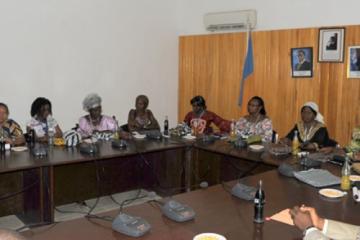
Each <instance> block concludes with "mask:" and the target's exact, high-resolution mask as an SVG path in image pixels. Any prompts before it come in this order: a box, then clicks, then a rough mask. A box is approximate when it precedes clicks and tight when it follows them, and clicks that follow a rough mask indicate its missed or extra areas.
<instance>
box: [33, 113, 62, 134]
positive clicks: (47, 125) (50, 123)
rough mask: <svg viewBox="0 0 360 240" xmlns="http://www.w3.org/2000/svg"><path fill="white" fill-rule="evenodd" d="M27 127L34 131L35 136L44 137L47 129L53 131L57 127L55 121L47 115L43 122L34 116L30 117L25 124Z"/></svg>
mask: <svg viewBox="0 0 360 240" xmlns="http://www.w3.org/2000/svg"><path fill="white" fill-rule="evenodd" d="M26 126H27V127H29V128H31V129H34V131H35V134H36V136H38V137H44V136H45V135H46V134H47V133H48V131H49V129H53V130H55V128H56V127H57V126H58V123H57V121H56V120H55V118H53V117H52V116H51V115H49V116H48V117H47V119H46V121H45V122H42V121H39V120H38V119H37V117H36V116H34V117H32V118H31V119H30V121H29V122H28V123H27V124H26Z"/></svg>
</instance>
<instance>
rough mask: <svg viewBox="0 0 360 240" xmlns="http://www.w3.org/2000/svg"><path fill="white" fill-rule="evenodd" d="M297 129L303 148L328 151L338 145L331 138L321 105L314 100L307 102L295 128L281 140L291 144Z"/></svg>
mask: <svg viewBox="0 0 360 240" xmlns="http://www.w3.org/2000/svg"><path fill="white" fill-rule="evenodd" d="M295 131H297V132H298V139H299V142H300V143H301V149H303V150H319V149H320V148H323V150H322V151H327V150H329V149H331V148H333V147H335V146H336V145H337V143H336V142H335V141H334V140H332V139H330V138H329V134H328V131H327V129H326V127H325V125H324V118H323V116H322V115H321V114H320V113H319V107H318V105H317V104H316V103H314V102H307V103H305V104H304V105H303V107H302V108H301V121H300V122H298V123H296V124H295V126H294V128H293V129H292V130H291V131H290V132H289V133H288V135H286V137H285V138H284V139H282V140H281V141H282V142H284V143H287V144H289V145H290V144H291V141H292V140H293V138H294V135H295Z"/></svg>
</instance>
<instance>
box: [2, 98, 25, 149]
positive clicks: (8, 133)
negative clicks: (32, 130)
mask: <svg viewBox="0 0 360 240" xmlns="http://www.w3.org/2000/svg"><path fill="white" fill-rule="evenodd" d="M0 131H1V132H0V137H3V138H4V141H5V142H6V143H9V144H11V145H22V144H24V143H25V138H24V135H23V132H22V130H21V127H20V125H19V124H17V122H15V121H14V120H12V119H9V108H8V106H7V105H6V104H5V103H0Z"/></svg>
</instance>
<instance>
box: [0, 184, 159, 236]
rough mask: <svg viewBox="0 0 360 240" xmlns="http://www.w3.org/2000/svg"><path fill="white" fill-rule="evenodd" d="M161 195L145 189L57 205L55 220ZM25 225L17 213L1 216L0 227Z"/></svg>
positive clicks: (102, 210)
mask: <svg viewBox="0 0 360 240" xmlns="http://www.w3.org/2000/svg"><path fill="white" fill-rule="evenodd" d="M159 199H161V197H160V196H158V195H157V194H155V193H154V192H148V191H146V190H143V189H139V190H132V191H128V192H122V193H116V194H113V195H112V196H104V197H101V198H99V199H97V198H93V199H89V200H86V201H84V202H83V203H70V204H66V205H62V206H57V207H56V209H55V222H63V221H68V220H72V219H76V218H81V217H84V216H85V215H86V214H87V213H88V212H89V211H90V210H91V209H92V208H93V206H94V205H95V207H94V209H92V211H91V213H92V214H98V213H102V212H107V211H111V210H115V209H119V208H120V204H121V203H122V202H124V201H126V202H125V203H126V204H124V206H123V207H128V206H132V205H137V204H141V203H144V202H147V201H150V200H159ZM22 227H24V223H23V222H22V221H21V220H20V219H19V218H17V217H16V216H15V215H10V216H5V217H0V228H8V229H13V230H17V229H20V228H22Z"/></svg>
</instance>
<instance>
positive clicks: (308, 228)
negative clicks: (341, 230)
mask: <svg viewBox="0 0 360 240" xmlns="http://www.w3.org/2000/svg"><path fill="white" fill-rule="evenodd" d="M311 229H316V228H315V226H314V225H310V226H308V227H307V228H305V230H304V231H303V236H306V234H307V233H308V231H309V230H311Z"/></svg>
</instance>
